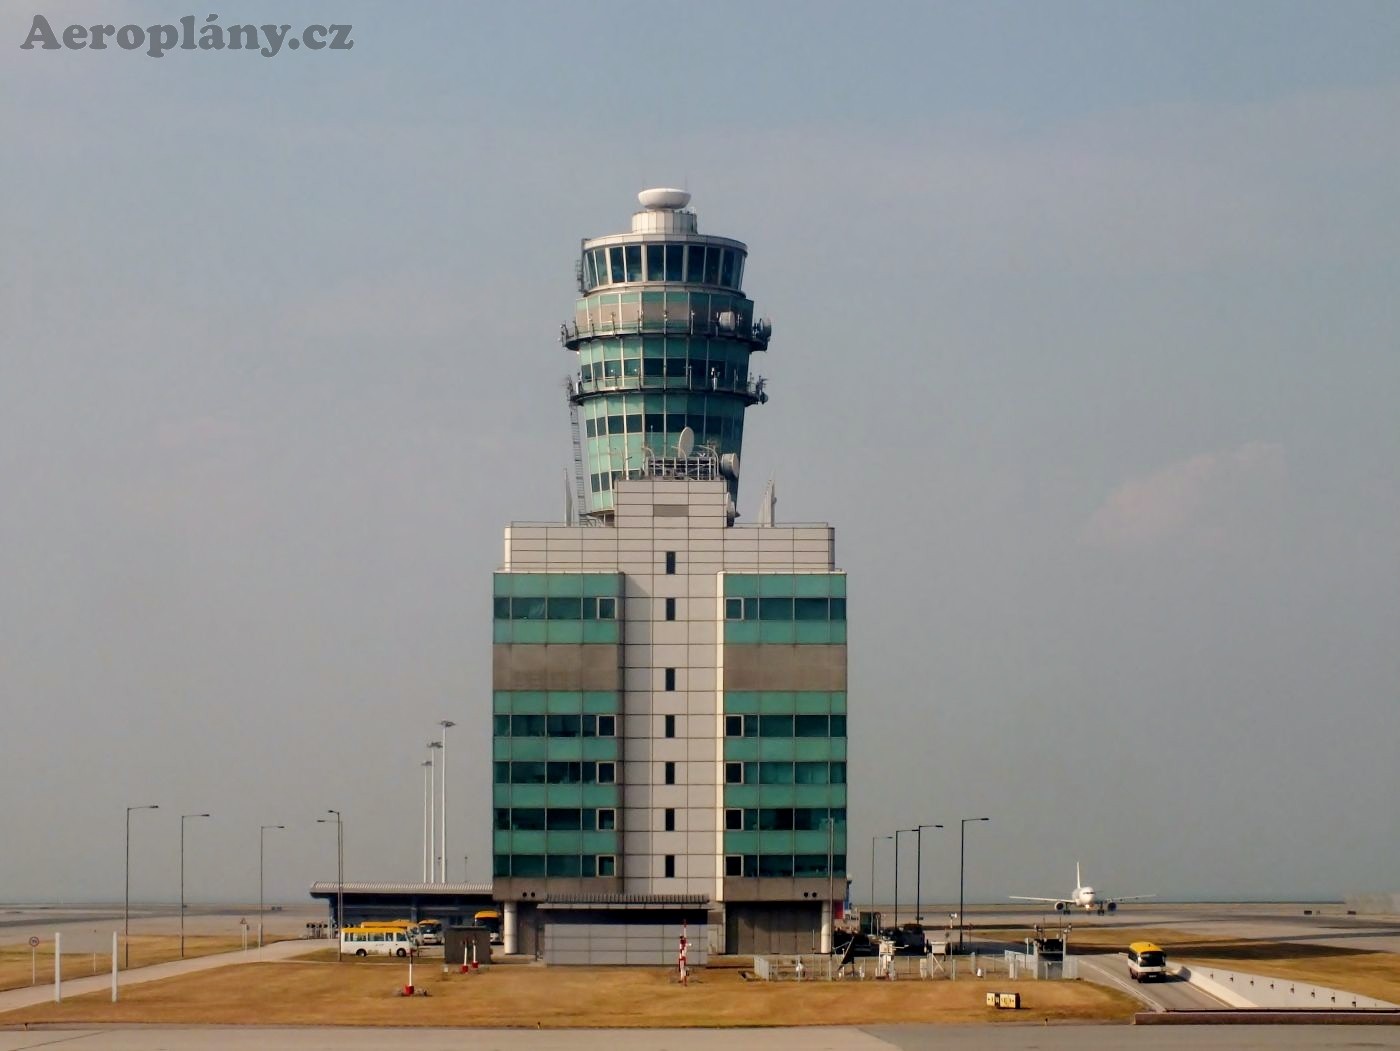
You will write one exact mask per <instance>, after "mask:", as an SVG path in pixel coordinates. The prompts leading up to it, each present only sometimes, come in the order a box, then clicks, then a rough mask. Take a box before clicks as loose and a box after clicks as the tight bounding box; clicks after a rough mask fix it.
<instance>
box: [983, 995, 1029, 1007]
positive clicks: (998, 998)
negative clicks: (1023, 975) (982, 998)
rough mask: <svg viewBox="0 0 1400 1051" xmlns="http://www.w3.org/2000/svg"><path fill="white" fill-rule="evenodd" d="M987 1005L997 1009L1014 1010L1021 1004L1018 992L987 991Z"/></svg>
mask: <svg viewBox="0 0 1400 1051" xmlns="http://www.w3.org/2000/svg"><path fill="white" fill-rule="evenodd" d="M987 1006H988V1007H995V1008H997V1009H998V1010H1006V1011H1014V1010H1017V1009H1018V1008H1019V1007H1020V1006H1021V994H1020V993H988V994H987Z"/></svg>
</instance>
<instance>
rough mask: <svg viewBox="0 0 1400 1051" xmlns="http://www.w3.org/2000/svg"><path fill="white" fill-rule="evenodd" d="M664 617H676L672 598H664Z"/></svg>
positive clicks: (674, 602) (674, 601)
mask: <svg viewBox="0 0 1400 1051" xmlns="http://www.w3.org/2000/svg"><path fill="white" fill-rule="evenodd" d="M666 619H667V620H675V619H676V600H675V599H673V598H668V599H667V600H666Z"/></svg>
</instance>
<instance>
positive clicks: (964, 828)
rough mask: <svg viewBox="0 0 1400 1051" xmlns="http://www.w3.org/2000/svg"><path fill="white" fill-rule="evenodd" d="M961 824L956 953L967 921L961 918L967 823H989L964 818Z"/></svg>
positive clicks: (987, 818)
mask: <svg viewBox="0 0 1400 1051" xmlns="http://www.w3.org/2000/svg"><path fill="white" fill-rule="evenodd" d="M959 820H960V821H961V822H962V825H961V827H960V828H959V830H958V952H962V951H963V931H965V930H966V929H967V921H966V919H965V918H964V916H963V873H964V872H965V871H966V870H965V868H964V865H963V859H964V858H965V857H966V854H967V823H968V822H969V821H990V820H992V819H991V818H989V817H964V818H960V819H959Z"/></svg>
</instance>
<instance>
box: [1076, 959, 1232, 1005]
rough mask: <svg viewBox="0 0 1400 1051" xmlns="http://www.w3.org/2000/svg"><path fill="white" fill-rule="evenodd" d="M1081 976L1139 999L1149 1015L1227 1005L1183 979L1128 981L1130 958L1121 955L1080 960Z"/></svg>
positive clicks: (1077, 960) (1078, 961)
mask: <svg viewBox="0 0 1400 1051" xmlns="http://www.w3.org/2000/svg"><path fill="white" fill-rule="evenodd" d="M1075 960H1076V962H1077V963H1078V965H1079V976H1080V977H1081V978H1083V979H1084V980H1085V981H1088V982H1094V983H1095V984H1097V985H1107V986H1109V987H1111V988H1113V989H1117V990H1119V991H1121V992H1125V993H1127V994H1128V995H1129V996H1134V997H1137V999H1139V1000H1141V1001H1142V1002H1143V1003H1144V1004H1145V1005H1146V1006H1147V1009H1148V1010H1150V1011H1218V1010H1220V1009H1221V1008H1223V1007H1226V1006H1227V1005H1226V1004H1223V1003H1221V1002H1220V1001H1219V1000H1217V999H1216V998H1215V997H1213V996H1210V995H1208V994H1206V993H1203V992H1202V991H1201V990H1199V989H1197V988H1195V987H1194V986H1192V985H1191V984H1190V983H1188V982H1185V981H1182V980H1181V979H1180V978H1176V977H1170V978H1168V979H1167V980H1166V981H1164V982H1135V981H1133V980H1132V979H1131V978H1129V977H1128V958H1127V957H1126V956H1124V955H1123V954H1122V953H1117V954H1114V955H1112V956H1077V957H1075Z"/></svg>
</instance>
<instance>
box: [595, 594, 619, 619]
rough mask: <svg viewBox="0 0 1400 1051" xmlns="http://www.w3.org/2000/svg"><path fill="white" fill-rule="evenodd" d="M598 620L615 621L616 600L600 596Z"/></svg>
mask: <svg viewBox="0 0 1400 1051" xmlns="http://www.w3.org/2000/svg"><path fill="white" fill-rule="evenodd" d="M598 619H599V620H616V619H617V599H615V598H609V597H607V596H602V597H600V598H599V599H598Z"/></svg>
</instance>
